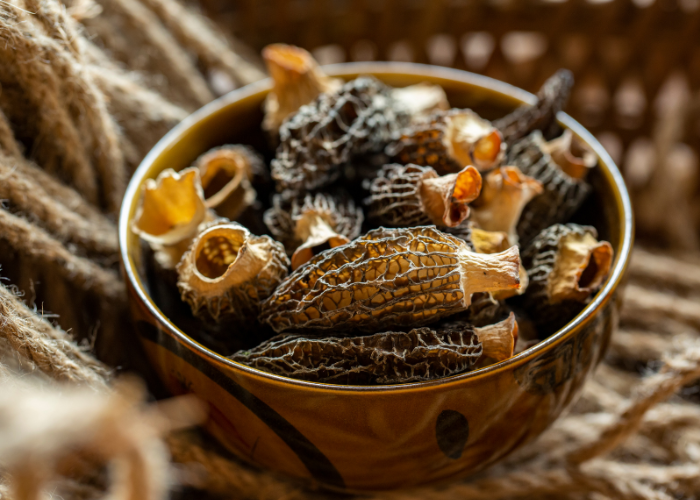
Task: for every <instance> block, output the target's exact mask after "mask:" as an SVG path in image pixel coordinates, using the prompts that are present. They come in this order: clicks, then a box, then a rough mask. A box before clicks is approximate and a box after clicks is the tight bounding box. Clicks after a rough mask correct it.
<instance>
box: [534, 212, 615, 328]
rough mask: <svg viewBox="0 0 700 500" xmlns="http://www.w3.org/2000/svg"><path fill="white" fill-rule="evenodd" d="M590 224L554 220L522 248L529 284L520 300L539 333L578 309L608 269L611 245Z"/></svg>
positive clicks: (573, 313)
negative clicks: (563, 222) (598, 237)
mask: <svg viewBox="0 0 700 500" xmlns="http://www.w3.org/2000/svg"><path fill="white" fill-rule="evenodd" d="M596 238H597V232H596V230H595V228H594V227H591V226H579V225H577V224H555V225H554V226H552V227H549V228H547V229H545V230H544V231H542V232H541V233H540V234H539V235H537V237H536V238H535V239H534V240H533V241H532V243H530V245H529V246H528V247H527V248H526V249H525V250H524V252H523V265H524V266H525V267H526V268H527V271H528V275H529V278H530V286H529V288H528V290H527V292H526V293H525V295H523V303H524V305H525V307H526V308H527V310H528V311H529V313H530V316H531V317H532V319H533V321H534V322H535V323H536V324H537V325H538V327H541V328H542V330H543V331H541V332H540V333H541V334H550V333H552V332H554V331H555V330H557V329H558V328H561V327H562V326H564V325H565V324H566V323H567V322H568V321H569V320H571V319H572V318H573V317H574V315H576V313H578V312H579V311H580V310H581V309H582V308H583V306H584V305H585V303H586V302H587V301H588V298H589V297H590V296H591V294H593V292H595V291H596V290H597V289H598V287H600V285H601V284H602V283H603V281H604V280H605V278H606V277H607V276H608V273H609V272H610V266H611V264H612V258H613V249H612V246H611V245H610V243H608V242H607V241H598V240H597V239H596Z"/></svg>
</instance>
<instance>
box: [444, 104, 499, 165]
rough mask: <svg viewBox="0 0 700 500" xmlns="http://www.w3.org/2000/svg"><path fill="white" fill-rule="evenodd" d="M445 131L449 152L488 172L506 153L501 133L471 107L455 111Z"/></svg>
mask: <svg viewBox="0 0 700 500" xmlns="http://www.w3.org/2000/svg"><path fill="white" fill-rule="evenodd" d="M447 120H448V128H447V134H446V140H447V146H448V151H449V152H450V155H451V156H452V157H453V158H454V159H455V160H457V162H458V163H459V164H461V165H474V166H475V167H476V168H477V169H478V170H480V171H485V170H489V169H491V168H493V167H496V166H498V165H499V164H500V162H501V161H502V159H503V156H504V154H505V143H504V142H503V137H502V135H501V133H500V132H499V131H498V130H496V128H495V127H494V126H493V125H492V124H491V123H490V122H489V121H487V120H484V119H483V118H481V117H480V116H479V115H477V114H476V113H474V112H473V111H472V110H470V109H464V110H459V111H457V112H452V113H450V114H449V115H448V117H447Z"/></svg>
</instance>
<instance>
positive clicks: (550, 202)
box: [507, 132, 591, 244]
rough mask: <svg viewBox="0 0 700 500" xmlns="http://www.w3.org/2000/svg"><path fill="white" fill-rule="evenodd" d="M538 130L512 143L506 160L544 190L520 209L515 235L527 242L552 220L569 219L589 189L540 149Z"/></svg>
mask: <svg viewBox="0 0 700 500" xmlns="http://www.w3.org/2000/svg"><path fill="white" fill-rule="evenodd" d="M543 144H544V139H543V138H542V134H541V133H540V132H533V133H532V134H531V135H529V136H528V137H526V138H525V139H522V140H520V141H518V142H517V143H515V144H514V145H513V146H512V147H510V148H509V149H508V159H507V161H508V164H510V165H515V166H517V167H518V168H520V170H522V172H523V173H524V174H526V175H529V176H530V177H533V178H534V179H536V180H538V181H539V182H541V183H542V188H543V192H542V193H541V194H539V195H538V196H536V197H535V198H534V199H533V200H532V201H531V202H530V203H528V204H527V206H526V207H525V209H524V210H523V213H522V216H521V217H520V222H518V235H519V236H520V239H521V242H522V243H523V244H527V243H528V242H529V241H530V240H532V238H534V237H535V236H536V235H537V234H538V233H539V232H540V231H542V230H543V229H545V228H547V227H549V226H551V225H552V224H556V223H560V222H566V221H568V220H569V219H570V218H571V216H572V215H573V214H574V212H575V211H576V210H577V209H578V208H579V207H580V206H581V203H583V201H584V200H585V199H586V197H587V196H588V194H589V193H590V191H591V187H590V185H588V184H587V183H586V182H585V181H583V180H578V179H574V178H572V177H570V176H569V175H567V174H566V173H564V171H563V170H562V169H561V168H559V166H558V165H557V164H556V163H555V162H554V161H553V160H552V157H551V156H549V155H548V154H547V153H546V152H545V151H544V150H543Z"/></svg>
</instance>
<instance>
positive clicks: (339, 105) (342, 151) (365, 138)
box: [272, 76, 406, 193]
mask: <svg viewBox="0 0 700 500" xmlns="http://www.w3.org/2000/svg"><path fill="white" fill-rule="evenodd" d="M395 108H396V107H395V106H394V103H393V100H392V98H391V91H390V89H389V88H388V87H387V86H386V85H384V84H383V83H381V82H380V81H379V80H377V79H376V78H373V77H369V76H363V77H360V78H356V79H354V80H352V81H350V82H348V83H346V84H345V85H343V86H342V87H341V88H340V90H338V91H337V92H333V93H330V94H320V95H319V96H318V98H316V100H315V101H313V102H312V103H310V104H308V105H306V106H302V107H301V109H299V111H298V112H297V113H296V114H295V115H293V116H292V117H290V118H289V119H288V120H286V121H285V122H284V123H283V124H282V126H281V127H280V145H279V147H278V148H277V154H276V157H275V159H274V160H272V178H273V179H274V180H275V182H276V183H277V189H278V191H287V190H289V191H293V192H297V193H298V192H304V191H308V190H312V189H314V188H317V187H321V186H324V185H327V184H330V183H331V182H332V181H333V180H335V179H336V178H337V177H338V175H339V174H340V169H339V168H338V167H339V166H340V165H342V164H344V163H345V162H347V161H348V160H349V159H350V158H351V157H352V156H353V155H359V154H363V153H367V152H373V151H375V152H376V151H380V150H381V149H383V148H384V147H385V146H386V144H387V143H388V142H389V140H390V139H391V138H392V136H393V135H394V134H395V132H396V130H397V129H398V127H399V126H400V124H401V123H402V122H403V121H405V119H406V117H403V116H399V114H398V112H397V110H396V109H395Z"/></svg>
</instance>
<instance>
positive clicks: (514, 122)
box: [494, 69, 574, 145]
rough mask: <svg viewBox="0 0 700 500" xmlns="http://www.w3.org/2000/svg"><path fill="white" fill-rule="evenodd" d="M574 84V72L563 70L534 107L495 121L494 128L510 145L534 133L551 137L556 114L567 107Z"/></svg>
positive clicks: (544, 89) (548, 81)
mask: <svg viewBox="0 0 700 500" xmlns="http://www.w3.org/2000/svg"><path fill="white" fill-rule="evenodd" d="M573 85H574V76H573V75H572V74H571V71H569V70H567V69H560V70H559V71H557V72H556V73H554V75H552V76H551V77H550V78H549V79H548V80H547V81H546V82H544V85H542V88H541V89H540V91H539V92H538V93H537V101H536V102H535V104H533V105H525V106H521V107H519V108H518V109H516V110H515V111H513V112H512V113H511V114H509V115H507V116H504V117H503V118H501V119H500V120H496V121H495V122H494V125H495V126H496V128H497V129H498V130H500V131H501V133H502V134H503V138H504V140H505V142H506V143H508V145H511V144H513V143H515V141H517V140H518V139H521V138H523V137H525V136H526V135H529V134H530V133H532V132H533V131H535V130H541V131H543V132H545V135H548V132H549V130H550V129H552V128H554V127H555V126H556V118H557V113H558V112H559V111H561V110H562V109H563V108H564V106H565V105H566V101H568V99H569V94H570V93H571V87H573Z"/></svg>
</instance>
